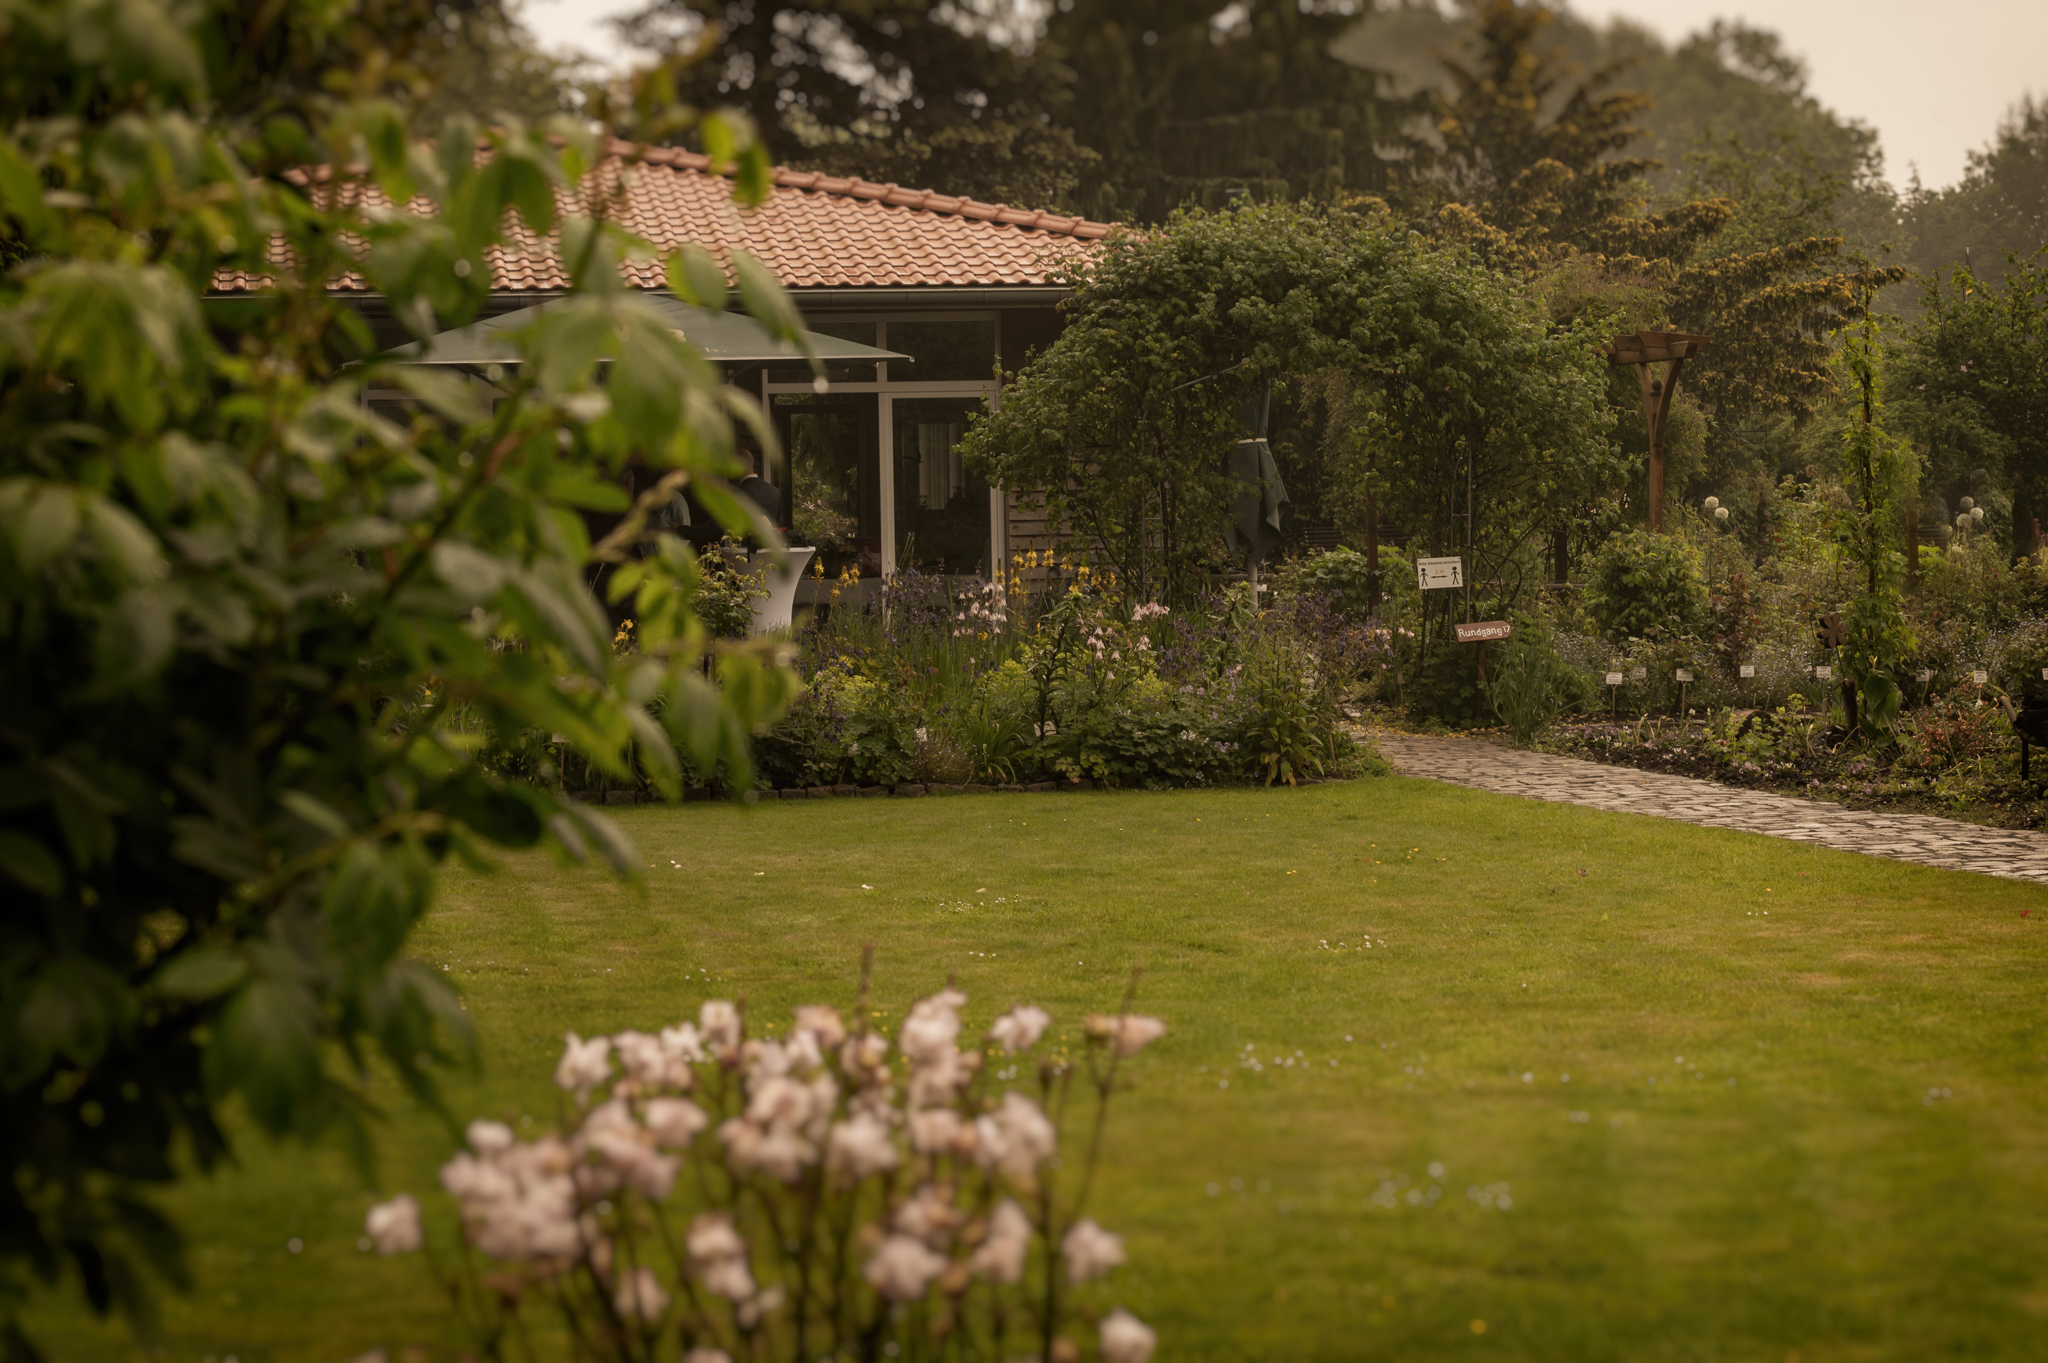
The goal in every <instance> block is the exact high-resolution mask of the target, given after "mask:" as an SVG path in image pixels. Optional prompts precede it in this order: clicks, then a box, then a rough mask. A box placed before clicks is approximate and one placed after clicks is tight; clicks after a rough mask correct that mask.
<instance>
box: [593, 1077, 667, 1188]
mask: <svg viewBox="0 0 2048 1363" xmlns="http://www.w3.org/2000/svg"><path fill="white" fill-rule="evenodd" d="M575 1145H576V1147H577V1148H578V1149H580V1150H584V1151H588V1152H589V1153H591V1154H594V1155H596V1156H597V1157H598V1158H599V1159H601V1160H603V1161H604V1164H605V1167H606V1169H607V1170H608V1171H609V1172H610V1173H613V1174H616V1175H617V1176H618V1177H619V1178H620V1179H622V1180H624V1182H625V1183H626V1184H627V1185H628V1186H629V1187H631V1188H632V1189H633V1190H634V1191H635V1192H638V1193H641V1194H643V1195H644V1196H646V1197H648V1198H651V1199H653V1200H654V1201H656V1202H660V1201H663V1200H665V1199H666V1198H667V1197H668V1195H669V1192H670V1191H671V1190H672V1189H673V1188H674V1186H675V1181H676V1171H677V1170H678V1169H679V1168H680V1167H681V1165H682V1161H681V1160H678V1159H676V1158H675V1157H674V1156H672V1155H659V1154H656V1153H655V1151H654V1136H653V1135H652V1133H650V1132H648V1131H646V1130H645V1129H643V1128H642V1127H641V1126H640V1124H639V1123H637V1122H635V1121H634V1120H633V1113H632V1109H630V1108H628V1107H627V1106H626V1104H625V1102H624V1100H622V1099H618V1098H614V1099H612V1100H611V1101H610V1102H608V1103H605V1104H603V1105H602V1106H600V1107H598V1108H596V1109H595V1110H594V1111H592V1112H591V1114H590V1116H589V1117H587V1118H586V1119H585V1120H584V1123H583V1129H582V1130H581V1131H579V1132H577V1133H576V1140H575ZM576 1172H577V1174H578V1175H579V1176H580V1177H583V1178H584V1180H585V1182H586V1184H587V1185H588V1186H590V1187H592V1188H594V1189H601V1188H602V1187H603V1185H604V1182H605V1180H604V1179H603V1178H602V1177H592V1176H591V1175H592V1171H587V1170H585V1169H581V1168H579V1169H578V1170H577V1171H576Z"/></svg>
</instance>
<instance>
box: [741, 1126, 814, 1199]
mask: <svg viewBox="0 0 2048 1363" xmlns="http://www.w3.org/2000/svg"><path fill="white" fill-rule="evenodd" d="M718 1137H719V1139H720V1140H722V1141H724V1142H725V1158H726V1162H727V1163H728V1164H730V1165H731V1166H732V1167H733V1168H734V1169H735V1170H736V1171H738V1172H740V1173H746V1172H747V1171H749V1170H753V1169H759V1170H761V1171H762V1172H763V1173H766V1174H768V1175H769V1176H770V1177H772V1178H778V1179H780V1180H782V1181H783V1182H784V1183H794V1182H796V1180H797V1177H798V1175H800V1174H801V1173H802V1172H803V1170H804V1166H805V1165H807V1164H812V1163H815V1162H816V1160H817V1158H818V1151H817V1147H816V1146H814V1145H812V1144H811V1143H810V1142H809V1141H807V1140H805V1139H804V1138H803V1136H802V1135H800V1134H799V1133H798V1132H797V1131H796V1130H794V1129H793V1128H791V1127H789V1126H787V1125H784V1124H780V1123H778V1124H777V1125H775V1126H772V1127H770V1128H768V1129H767V1130H766V1131H763V1130H762V1129H761V1128H760V1127H758V1126H756V1125H754V1124H753V1123H752V1122H749V1121H745V1120H742V1119H741V1118H738V1117H734V1118H731V1119H730V1120H728V1121H725V1122H722V1123H720V1124H719V1128H718Z"/></svg>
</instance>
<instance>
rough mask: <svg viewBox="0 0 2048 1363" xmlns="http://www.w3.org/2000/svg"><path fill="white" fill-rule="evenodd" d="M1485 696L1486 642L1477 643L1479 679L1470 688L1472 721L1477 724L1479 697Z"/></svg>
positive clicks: (1479, 712) (1482, 640)
mask: <svg viewBox="0 0 2048 1363" xmlns="http://www.w3.org/2000/svg"><path fill="white" fill-rule="evenodd" d="M1485 694H1486V640H1484V639H1481V640H1480V641H1479V677H1478V680H1477V682H1476V683H1475V684H1474V685H1473V688H1472V719H1473V722H1474V723H1477V722H1478V720H1479V717H1480V714H1481V711H1480V708H1479V701H1480V697H1482V696H1484V695H1485Z"/></svg>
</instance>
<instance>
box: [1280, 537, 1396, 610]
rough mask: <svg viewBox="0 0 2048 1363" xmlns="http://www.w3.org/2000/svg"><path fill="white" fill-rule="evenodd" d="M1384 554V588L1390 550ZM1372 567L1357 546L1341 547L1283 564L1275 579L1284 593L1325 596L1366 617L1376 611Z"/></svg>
mask: <svg viewBox="0 0 2048 1363" xmlns="http://www.w3.org/2000/svg"><path fill="white" fill-rule="evenodd" d="M1381 555H1382V572H1381V574H1380V576H1381V579H1382V587H1383V588H1384V587H1385V585H1386V583H1385V579H1386V577H1387V575H1388V569H1387V567H1386V564H1385V555H1386V551H1385V550H1382V551H1381ZM1370 567H1371V565H1370V563H1369V561H1368V560H1367V559H1366V557H1365V555H1364V554H1361V553H1359V552H1357V551H1356V550H1354V549H1343V548H1338V549H1332V550H1330V551H1328V552H1327V553H1321V554H1311V555H1309V556H1308V557H1307V558H1297V559H1291V560H1289V561H1288V562H1287V563H1285V564H1282V565H1281V567H1280V570H1279V572H1278V573H1276V574H1275V575H1274V579H1275V585H1276V586H1277V587H1278V588H1279V591H1280V595H1282V596H1320V597H1324V598H1326V599H1328V600H1329V601H1330V603H1331V604H1332V605H1333V606H1334V607H1335V608H1336V609H1338V610H1340V611H1343V612H1344V613H1346V614H1348V615H1353V616H1357V617H1360V618H1363V617H1364V616H1366V615H1369V614H1370V613H1371V610H1372V597H1371V593H1370V590H1369V588H1370ZM1391 571H1393V572H1395V573H1398V572H1399V571H1400V566H1399V565H1395V566H1394V567H1393V568H1392V569H1391Z"/></svg>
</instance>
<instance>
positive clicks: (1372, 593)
mask: <svg viewBox="0 0 2048 1363" xmlns="http://www.w3.org/2000/svg"><path fill="white" fill-rule="evenodd" d="M1365 472H1366V477H1367V478H1370V477H1371V476H1372V465H1371V464H1370V463H1368V464H1367V465H1366V469H1365ZM1365 611H1366V614H1368V615H1370V616H1373V617H1375V618H1377V617H1378V615H1379V613H1380V499H1379V497H1378V496H1377V495H1376V494H1375V493H1374V492H1373V491H1372V485H1371V484H1370V483H1367V484H1366V493H1365Z"/></svg>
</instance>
